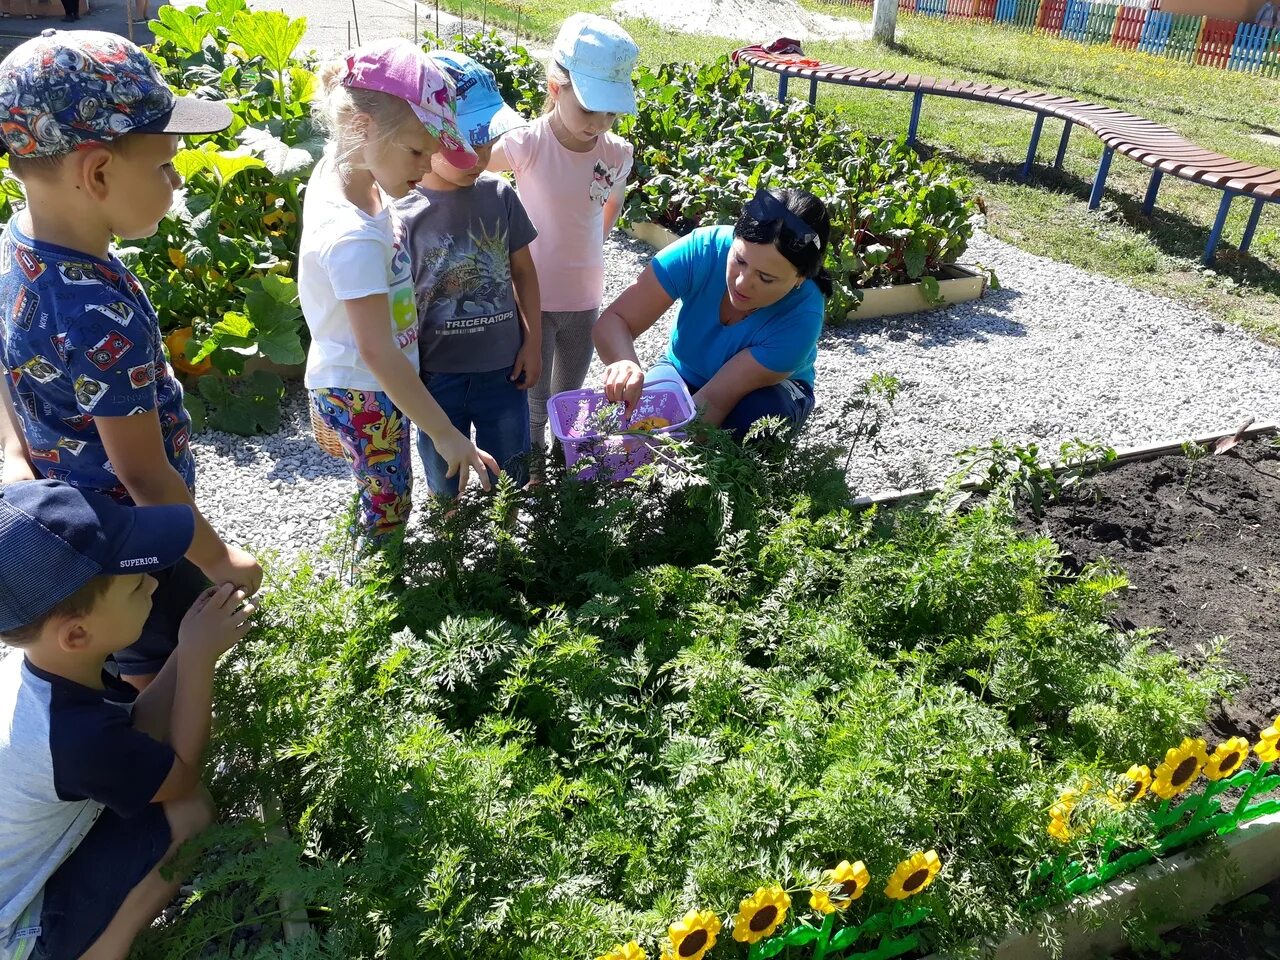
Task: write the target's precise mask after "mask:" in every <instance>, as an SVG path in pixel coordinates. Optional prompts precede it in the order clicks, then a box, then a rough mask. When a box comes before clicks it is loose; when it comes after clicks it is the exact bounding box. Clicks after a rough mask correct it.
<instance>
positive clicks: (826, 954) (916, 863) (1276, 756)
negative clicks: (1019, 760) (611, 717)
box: [597, 717, 1280, 960]
mask: <svg viewBox="0 0 1280 960" xmlns="http://www.w3.org/2000/svg"><path fill="white" fill-rule="evenodd" d="M1251 750H1252V753H1253V754H1254V755H1255V756H1256V757H1257V759H1258V765H1257V766H1256V767H1251V768H1249V767H1246V761H1248V759H1249V754H1250V752H1251ZM1277 760H1280V717H1277V718H1276V721H1275V722H1274V723H1272V725H1271V726H1270V727H1268V728H1267V729H1265V730H1263V731H1262V733H1261V734H1260V735H1259V737H1258V741H1257V742H1256V743H1254V744H1252V745H1251V744H1250V743H1249V741H1248V740H1246V739H1244V738H1243V737H1232V738H1231V739H1229V740H1226V741H1224V742H1223V743H1220V744H1218V746H1217V747H1215V748H1214V750H1213V752H1212V753H1210V752H1209V751H1208V748H1207V747H1206V745H1205V742H1204V741H1203V740H1199V739H1194V738H1190V737H1188V738H1187V739H1185V740H1183V741H1182V743H1180V744H1178V746H1176V747H1171V748H1169V750H1168V751H1166V752H1165V755H1164V757H1163V758H1162V759H1161V761H1160V762H1159V763H1158V764H1157V765H1156V766H1155V768H1154V770H1153V769H1152V768H1151V767H1149V766H1147V765H1146V764H1138V763H1135V764H1134V765H1133V766H1131V767H1129V769H1128V770H1126V771H1125V772H1124V773H1122V774H1120V775H1119V776H1118V777H1117V778H1116V780H1115V782H1113V783H1112V784H1110V785H1103V786H1102V787H1095V786H1094V785H1093V784H1092V783H1089V782H1085V783H1084V784H1082V785H1081V786H1080V787H1078V788H1076V789H1069V790H1064V791H1063V792H1062V794H1061V796H1060V797H1059V798H1058V801H1057V802H1056V803H1054V804H1053V805H1052V806H1051V807H1050V808H1049V819H1048V823H1047V825H1046V826H1045V831H1046V832H1047V833H1048V834H1049V836H1051V837H1052V838H1053V839H1054V840H1056V841H1058V842H1059V843H1061V844H1062V845H1063V846H1064V848H1068V849H1064V851H1063V853H1062V854H1061V855H1060V856H1058V857H1057V858H1056V859H1054V860H1053V861H1051V862H1047V863H1045V864H1043V865H1042V866H1041V867H1040V869H1039V870H1038V871H1037V879H1039V880H1041V881H1042V882H1047V883H1048V886H1049V888H1050V892H1049V893H1048V894H1046V895H1043V896H1041V897H1039V898H1036V899H1035V900H1033V902H1032V905H1033V906H1042V905H1046V904H1049V903H1052V902H1055V901H1062V900H1068V899H1070V898H1072V897H1075V896H1080V895H1081V894H1085V893H1088V892H1089V891H1091V890H1094V889H1096V888H1097V887H1100V886H1102V885H1103V884H1105V883H1108V882H1109V881H1111V880H1113V879H1115V877H1117V876H1119V875H1120V874H1122V873H1128V872H1129V871H1131V870H1134V869H1136V868H1138V867H1140V866H1142V865H1143V864H1145V863H1148V862H1150V861H1152V860H1154V859H1156V858H1157V857H1161V856H1165V855H1167V854H1170V853H1173V852H1175V851H1177V850H1180V849H1182V848H1184V847H1186V846H1189V845H1190V844H1193V843H1195V842H1196V841H1198V840H1201V839H1203V838H1205V837H1207V836H1209V835H1210V834H1216V835H1218V836H1225V835H1226V834H1229V833H1231V832H1233V831H1235V830H1236V829H1238V828H1239V827H1240V826H1241V824H1245V823H1248V822H1249V821H1251V820H1256V819H1257V818H1259V817H1263V816H1266V815H1268V814H1271V813H1276V812H1280V795H1277V790H1278V789H1280V773H1277V772H1273V771H1272V766H1273V764H1274V763H1275V762H1276V761H1277ZM1202 778H1203V779H1204V780H1205V781H1206V784H1205V786H1204V788H1203V789H1202V790H1200V791H1199V792H1195V793H1193V792H1191V789H1192V787H1194V786H1196V784H1197V783H1198V781H1200V780H1201V779H1202ZM1095 792H1101V794H1102V799H1103V800H1105V803H1106V804H1107V806H1109V807H1110V808H1111V809H1112V810H1115V811H1123V810H1127V809H1129V808H1130V807H1133V806H1135V805H1136V804H1140V803H1144V804H1146V805H1147V809H1146V810H1145V812H1146V814H1147V816H1148V817H1149V818H1150V820H1151V823H1152V825H1153V826H1154V827H1155V830H1156V836H1157V837H1158V840H1157V842H1156V843H1155V844H1153V845H1152V846H1151V847H1149V848H1143V849H1140V850H1133V849H1126V848H1123V847H1122V846H1121V844H1120V842H1119V841H1117V840H1115V839H1113V838H1109V837H1106V836H1099V835H1098V829H1097V826H1096V824H1094V823H1092V822H1090V821H1089V819H1088V817H1087V814H1085V813H1084V812H1083V808H1085V807H1086V805H1085V804H1084V801H1085V800H1086V798H1088V797H1090V795H1091V794H1093V793H1095ZM1237 792H1238V798H1237V799H1235V801H1234V802H1231V800H1230V798H1229V797H1228V796H1225V795H1227V794H1236V793H1237ZM1180 798H1181V799H1180ZM1157 799H1158V800H1159V803H1157V804H1154V807H1153V800H1157ZM1224 804H1229V807H1228V806H1224ZM1085 840H1088V841H1091V842H1093V843H1095V844H1096V843H1101V847H1102V856H1101V858H1100V861H1099V862H1098V864H1097V865H1096V866H1094V867H1092V868H1089V867H1086V866H1085V865H1084V864H1082V863H1080V862H1079V861H1078V860H1075V859H1073V857H1072V856H1071V852H1070V849H1069V847H1070V846H1071V845H1072V844H1073V843H1074V842H1076V841H1085ZM941 869H942V860H941V859H940V858H939V856H938V854H937V852H936V851H933V850H927V851H920V852H917V853H913V854H911V855H910V856H908V857H906V858H905V859H904V860H902V862H900V863H899V864H898V865H897V867H896V868H894V870H893V871H892V873H891V874H889V876H888V878H887V880H886V881H885V887H884V890H883V893H884V896H885V898H886V899H887V900H888V901H889V905H888V906H886V907H883V908H881V909H880V910H877V911H876V912H874V913H872V914H871V915H870V916H868V917H867V918H866V919H865V920H863V921H862V922H861V923H844V924H842V925H841V926H840V927H839V929H837V918H839V919H842V920H843V919H846V916H847V914H848V913H849V912H850V909H849V908H850V907H851V906H852V904H853V902H854V901H855V900H858V899H860V898H861V897H862V895H863V894H864V893H865V892H866V891H867V890H868V888H869V887H870V885H871V882H872V874H871V871H870V870H869V869H868V868H867V866H866V864H864V863H863V862H862V861H861V860H858V861H856V862H855V863H850V862H849V861H848V860H845V861H843V862H841V863H840V864H839V865H838V866H836V867H832V868H831V869H828V870H825V871H824V872H823V874H822V879H821V882H820V883H819V884H817V885H816V886H814V887H813V888H812V889H810V890H808V891H807V893H808V903H807V905H806V906H807V909H806V911H805V913H806V914H807V915H808V916H806V917H805V918H804V919H801V921H800V922H799V923H796V924H793V925H792V926H791V927H789V928H785V929H784V927H785V924H786V921H787V918H788V916H789V914H790V913H791V911H792V894H803V893H804V892H805V891H802V890H792V891H787V890H784V889H783V888H782V887H781V886H778V885H776V884H774V885H771V886H766V887H760V888H759V889H758V890H756V891H755V892H754V893H753V894H751V895H750V896H749V897H745V898H744V899H743V900H742V903H741V904H739V907H738V913H737V915H736V917H734V919H733V922H732V933H733V939H734V940H737V941H739V942H740V943H746V944H750V951H749V953H748V957H749V960H769V958H770V957H775V956H777V955H778V954H780V953H782V951H784V950H788V949H795V948H799V947H808V948H811V952H809V955H810V956H812V957H814V958H815V960H818V958H827V960H832V958H835V957H844V958H845V960H892V958H894V957H900V956H902V955H903V954H906V953H910V952H912V951H914V950H916V949H918V948H919V947H920V946H921V937H920V933H919V931H917V930H916V929H914V928H915V927H917V926H918V925H919V924H920V923H921V922H922V921H923V920H924V919H925V918H926V917H928V916H929V908H928V907H919V906H915V905H913V904H912V903H911V902H910V901H911V899H912V898H913V897H915V896H916V895H917V894H920V893H922V892H923V891H924V890H925V889H926V888H927V887H928V886H929V885H930V884H931V883H932V882H933V880H934V877H936V876H937V875H938V873H939V872H940V871H941ZM797 912H798V911H797ZM810 918H812V919H810ZM819 918H820V919H819ZM813 921H817V922H816V923H815V922H813ZM720 930H721V918H720V917H719V916H718V915H717V914H716V913H714V912H713V911H710V910H690V911H689V912H688V913H686V914H685V915H684V917H683V918H682V919H681V920H679V921H677V922H675V923H673V924H672V925H671V927H670V929H669V931H668V937H669V939H668V940H667V942H666V943H665V944H664V947H665V949H664V950H663V952H662V960H704V958H705V957H707V955H708V953H709V952H710V951H712V948H713V947H715V944H716V938H717V936H718V935H719V934H720ZM859 944H865V945H866V946H867V947H869V949H863V950H857V949H856V948H857V947H858V945H859ZM872 944H874V945H872ZM807 952H808V951H807ZM597 960H647V955H646V954H645V952H644V950H642V949H641V948H640V946H639V944H638V943H637V942H636V941H634V940H632V941H631V942H630V943H626V944H621V943H619V944H617V945H616V946H615V947H614V948H613V949H612V950H610V951H609V952H608V953H605V954H602V955H600V956H599V957H598V958H597Z"/></svg>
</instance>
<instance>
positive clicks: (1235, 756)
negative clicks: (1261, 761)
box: [1204, 737, 1249, 780]
mask: <svg viewBox="0 0 1280 960" xmlns="http://www.w3.org/2000/svg"><path fill="white" fill-rule="evenodd" d="M1248 759H1249V741H1248V740H1246V739H1245V738H1244V737H1232V738H1231V739H1230V740H1227V741H1225V742H1223V743H1220V744H1218V747H1217V749H1216V750H1214V751H1213V753H1212V754H1211V755H1210V757H1209V762H1208V763H1206V764H1205V765H1204V775H1205V776H1206V777H1208V778H1209V779H1210V780H1225V779H1226V778H1227V777H1229V776H1231V775H1232V774H1233V773H1235V772H1236V771H1237V770H1239V769H1240V768H1241V767H1242V766H1244V762H1245V761H1246V760H1248Z"/></svg>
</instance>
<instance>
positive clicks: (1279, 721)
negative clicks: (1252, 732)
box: [1253, 717, 1280, 763]
mask: <svg viewBox="0 0 1280 960" xmlns="http://www.w3.org/2000/svg"><path fill="white" fill-rule="evenodd" d="M1253 752H1254V753H1256V754H1257V755H1258V759H1259V760H1261V761H1263V762H1264V763H1272V762H1274V761H1276V760H1280V717H1277V718H1276V722H1275V723H1273V724H1272V725H1271V726H1269V727H1267V729H1265V730H1263V731H1262V733H1260V734H1259V735H1258V742H1257V743H1255V744H1254V745H1253Z"/></svg>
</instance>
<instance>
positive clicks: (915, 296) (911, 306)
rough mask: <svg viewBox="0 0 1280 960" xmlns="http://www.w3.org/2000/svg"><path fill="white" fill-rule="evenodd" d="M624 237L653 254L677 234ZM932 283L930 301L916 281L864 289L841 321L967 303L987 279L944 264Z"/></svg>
mask: <svg viewBox="0 0 1280 960" xmlns="http://www.w3.org/2000/svg"><path fill="white" fill-rule="evenodd" d="M626 233H627V234H628V236H631V237H634V238H635V239H637V240H642V241H644V242H645V243H647V244H649V245H650V246H651V247H653V248H654V249H655V250H662V249H664V248H666V247H668V246H670V245H671V244H673V243H675V242H676V241H677V240H679V239H680V237H679V235H678V234H676V233H675V232H674V231H672V230H668V229H667V228H666V227H664V226H662V224H660V223H633V224H631V225H630V226H628V227H627V228H626ZM932 279H933V281H934V282H935V284H936V286H935V288H934V289H933V291H932V294H933V296H932V298H931V297H930V293H929V291H926V289H925V284H924V283H922V282H921V281H919V280H917V281H915V282H912V283H899V284H896V285H894V286H887V287H864V288H862V289H861V290H860V291H859V292H860V294H861V296H862V299H861V301H860V302H859V303H858V304H857V306H855V307H854V308H853V309H851V310H850V311H849V312H848V313H847V314H846V315H845V318H846V319H848V320H859V319H861V320H875V319H878V318H880V317H894V316H898V315H900V314H904V313H916V312H918V311H920V310H930V309H932V308H934V307H941V306H947V305H949V304H953V303H968V302H969V301H971V300H977V299H978V298H979V297H981V296H982V295H983V293H985V292H986V289H987V280H988V276H987V274H986V273H985V272H983V271H981V270H975V269H972V268H970V267H966V266H962V265H960V264H957V263H944V264H942V265H940V266H939V267H938V269H937V270H936V272H935V273H934V274H933V275H932Z"/></svg>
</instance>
